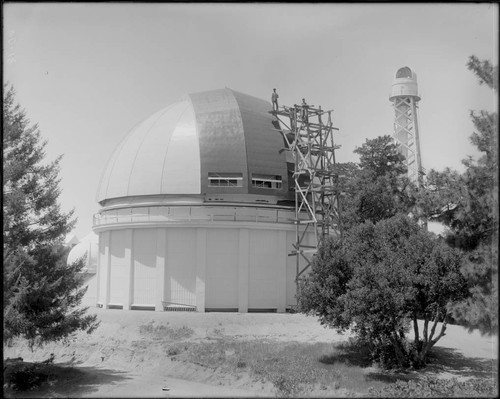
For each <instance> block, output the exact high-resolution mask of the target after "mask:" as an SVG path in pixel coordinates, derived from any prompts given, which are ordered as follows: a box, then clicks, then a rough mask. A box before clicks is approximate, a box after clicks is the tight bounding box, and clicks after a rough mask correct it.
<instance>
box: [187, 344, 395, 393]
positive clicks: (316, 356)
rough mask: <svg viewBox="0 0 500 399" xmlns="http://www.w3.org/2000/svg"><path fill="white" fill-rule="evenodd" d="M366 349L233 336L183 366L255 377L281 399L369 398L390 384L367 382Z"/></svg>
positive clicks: (201, 349)
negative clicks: (302, 398) (372, 390)
mask: <svg viewBox="0 0 500 399" xmlns="http://www.w3.org/2000/svg"><path fill="white" fill-rule="evenodd" d="M363 351H364V349H363V348H353V347H347V346H345V345H338V346H333V345H331V344H326V343H314V344H307V343H299V342H292V343H284V342H273V341H265V340H253V341H241V340H235V339H231V338H228V337H221V338H220V339H216V340H211V341H208V342H200V343H196V344H193V345H191V346H189V348H188V349H187V351H185V352H184V353H183V354H182V355H181V356H179V357H178V358H177V360H179V361H186V362H191V363H195V364H197V365H200V366H203V367H207V368H211V369H213V370H217V371H218V372H222V373H244V372H247V373H250V374H251V376H252V377H253V378H254V379H257V380H259V381H261V382H263V383H266V382H270V383H272V384H273V386H274V388H275V391H276V392H275V393H276V395H277V396H283V397H291V396H304V395H312V396H332V395H333V396H335V393H337V394H338V395H341V394H342V393H344V394H345V393H347V392H349V393H350V394H354V395H363V394H367V393H368V391H369V389H370V388H373V387H376V388H380V389H382V388H383V387H384V386H385V385H387V383H386V382H383V381H375V380H373V379H370V378H369V377H367V373H366V367H368V366H369V365H367V364H366V363H363V362H361V360H360V359H361V358H363V356H364V354H363V353H362V352H363Z"/></svg>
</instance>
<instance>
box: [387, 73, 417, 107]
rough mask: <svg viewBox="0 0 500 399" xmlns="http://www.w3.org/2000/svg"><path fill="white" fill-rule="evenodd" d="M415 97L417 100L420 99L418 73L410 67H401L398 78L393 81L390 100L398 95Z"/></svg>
mask: <svg viewBox="0 0 500 399" xmlns="http://www.w3.org/2000/svg"><path fill="white" fill-rule="evenodd" d="M407 96H412V97H415V99H416V100H417V101H419V100H420V96H419V94H418V85H417V74H416V73H415V72H414V71H412V70H411V69H410V68H408V67H402V68H399V69H398V71H397V72H396V78H395V79H394V81H393V82H392V89H391V95H390V97H389V100H390V101H393V100H394V99H395V98H396V97H407Z"/></svg>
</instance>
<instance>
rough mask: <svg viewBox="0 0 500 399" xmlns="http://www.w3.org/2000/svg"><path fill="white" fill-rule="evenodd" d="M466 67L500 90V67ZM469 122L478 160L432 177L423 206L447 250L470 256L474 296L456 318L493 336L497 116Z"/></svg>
mask: <svg viewBox="0 0 500 399" xmlns="http://www.w3.org/2000/svg"><path fill="white" fill-rule="evenodd" d="M467 67H468V68H469V69H470V70H471V71H472V72H473V73H474V74H475V75H476V76H477V77H478V79H479V83H480V84H483V83H484V84H486V85H487V86H488V87H490V88H491V89H492V90H493V91H495V92H496V91H497V90H498V67H493V66H492V65H491V64H490V63H489V62H488V61H480V60H479V59H478V58H477V57H475V56H471V57H470V58H469V61H468V63H467ZM470 116H471V119H472V122H473V124H474V129H475V132H474V133H472V135H471V137H470V141H471V143H472V144H473V145H474V146H475V147H476V148H477V149H478V150H479V151H480V153H481V155H480V157H479V158H478V159H473V158H472V157H468V158H467V159H465V160H463V161H462V163H463V164H464V166H465V168H466V169H465V172H464V173H458V172H456V171H452V170H450V169H446V170H444V171H443V172H436V171H430V172H429V174H428V176H427V183H426V186H427V190H426V192H424V193H423V195H422V196H421V197H420V198H419V204H420V206H421V208H422V209H425V210H426V213H427V215H428V216H430V217H431V218H434V219H437V220H439V221H441V222H442V223H444V224H445V225H446V226H447V227H448V231H447V234H446V237H445V239H446V241H447V242H448V244H449V245H451V246H452V247H455V248H458V249H460V250H462V251H464V252H465V253H466V255H467V256H466V258H465V259H466V262H465V265H464V267H463V270H462V271H463V273H464V275H465V276H466V277H467V278H468V281H469V292H470V295H469V297H468V298H467V299H466V300H464V301H463V302H461V303H459V304H457V305H456V306H454V309H453V317H454V318H455V320H456V321H457V322H459V323H461V324H464V325H467V326H469V327H470V328H471V329H475V328H477V329H479V330H480V331H481V332H483V333H494V332H496V331H498V114H497V113H491V112H487V111H479V112H478V111H471V114H470Z"/></svg>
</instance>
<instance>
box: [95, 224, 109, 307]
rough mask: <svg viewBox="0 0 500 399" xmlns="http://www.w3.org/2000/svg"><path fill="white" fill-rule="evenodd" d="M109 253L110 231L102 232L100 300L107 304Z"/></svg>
mask: <svg viewBox="0 0 500 399" xmlns="http://www.w3.org/2000/svg"><path fill="white" fill-rule="evenodd" d="M108 253H109V231H106V232H104V233H101V234H100V237H99V271H98V275H97V276H98V279H99V282H98V287H97V289H98V302H99V303H101V304H103V305H106V303H107V299H106V295H107V292H108V290H107V284H108V279H107V268H108Z"/></svg>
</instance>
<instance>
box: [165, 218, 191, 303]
mask: <svg viewBox="0 0 500 399" xmlns="http://www.w3.org/2000/svg"><path fill="white" fill-rule="evenodd" d="M165 291H166V295H165V301H167V302H172V303H175V304H182V305H190V306H196V229H183V228H178V229H177V228H176V229H168V230H167V262H166V273H165Z"/></svg>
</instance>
